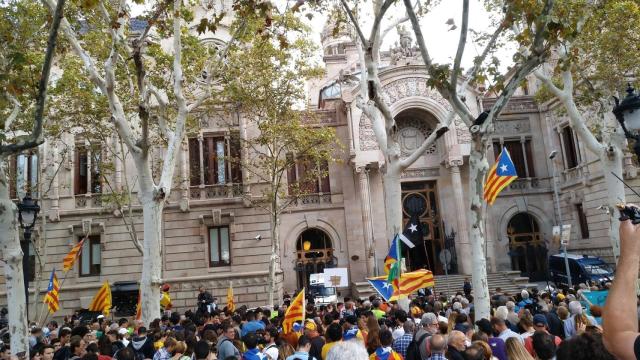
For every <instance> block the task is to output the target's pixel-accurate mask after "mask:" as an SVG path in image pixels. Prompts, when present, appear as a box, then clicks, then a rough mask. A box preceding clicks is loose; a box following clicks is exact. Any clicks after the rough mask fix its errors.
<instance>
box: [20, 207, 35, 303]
mask: <svg viewBox="0 0 640 360" xmlns="http://www.w3.org/2000/svg"><path fill="white" fill-rule="evenodd" d="M39 212H40V206H38V200H33V199H32V198H31V196H29V195H26V196H25V197H24V198H23V199H22V202H20V203H18V221H19V222H20V227H21V228H22V229H23V230H24V238H23V240H22V241H21V242H20V245H21V247H22V254H23V257H22V273H23V275H24V298H25V301H26V304H27V309H29V279H30V277H29V275H30V274H29V269H30V267H29V243H31V231H32V230H33V227H34V226H35V225H36V220H37V219H38V213H39ZM27 311H28V310H27ZM27 314H28V312H27Z"/></svg>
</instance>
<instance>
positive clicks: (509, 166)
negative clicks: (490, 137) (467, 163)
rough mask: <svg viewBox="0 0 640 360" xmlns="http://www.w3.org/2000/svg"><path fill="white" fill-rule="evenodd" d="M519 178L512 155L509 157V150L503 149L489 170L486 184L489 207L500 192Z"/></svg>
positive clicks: (485, 195) (485, 197)
mask: <svg viewBox="0 0 640 360" xmlns="http://www.w3.org/2000/svg"><path fill="white" fill-rule="evenodd" d="M517 178H518V174H517V173H516V167H515V166H514V165H513V161H511V155H509V151H508V150H507V148H504V147H503V148H502V151H501V152H500V155H499V156H498V158H497V159H496V163H495V164H493V166H492V167H491V169H490V170H489V174H488V176H487V182H486V183H485V184H484V199H485V200H486V201H487V203H488V204H489V205H492V204H493V202H494V201H496V198H497V197H498V194H500V191H502V189H504V188H505V187H507V186H508V185H509V184H511V183H512V182H513V181H514V180H515V179H517Z"/></svg>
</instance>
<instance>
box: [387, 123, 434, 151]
mask: <svg viewBox="0 0 640 360" xmlns="http://www.w3.org/2000/svg"><path fill="white" fill-rule="evenodd" d="M397 125H398V129H399V130H398V142H399V143H400V151H401V154H402V156H403V157H406V156H409V155H411V153H413V152H414V151H415V150H416V149H417V148H419V147H420V145H422V143H423V142H424V140H425V139H426V138H427V137H428V136H429V135H431V133H432V132H433V129H431V127H430V126H429V125H428V124H427V123H426V122H425V121H421V120H420V119H416V118H412V119H407V120H402V121H398V122H397ZM435 153H437V147H436V144H435V143H434V144H433V145H432V146H431V147H429V148H428V149H427V150H426V151H425V154H428V155H433V154H435Z"/></svg>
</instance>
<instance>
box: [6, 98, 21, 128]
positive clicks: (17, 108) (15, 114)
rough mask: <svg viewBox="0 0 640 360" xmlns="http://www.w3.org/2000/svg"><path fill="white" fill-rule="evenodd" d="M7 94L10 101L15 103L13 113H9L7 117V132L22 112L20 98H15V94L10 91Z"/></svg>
mask: <svg viewBox="0 0 640 360" xmlns="http://www.w3.org/2000/svg"><path fill="white" fill-rule="evenodd" d="M6 96H7V98H9V101H11V102H12V103H13V110H11V114H9V117H7V119H6V120H5V121H4V132H5V133H7V132H9V130H10V129H11V125H13V122H14V121H15V120H16V118H17V117H18V115H19V114H20V108H21V106H20V102H19V101H18V99H16V98H15V96H13V95H11V94H9V93H7V94H6Z"/></svg>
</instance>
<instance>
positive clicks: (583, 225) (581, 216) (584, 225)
mask: <svg viewBox="0 0 640 360" xmlns="http://www.w3.org/2000/svg"><path fill="white" fill-rule="evenodd" d="M576 211H577V213H578V222H579V223H580V234H582V238H583V239H588V238H589V223H588V222H587V214H585V212H584V208H583V207H582V204H577V205H576Z"/></svg>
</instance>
